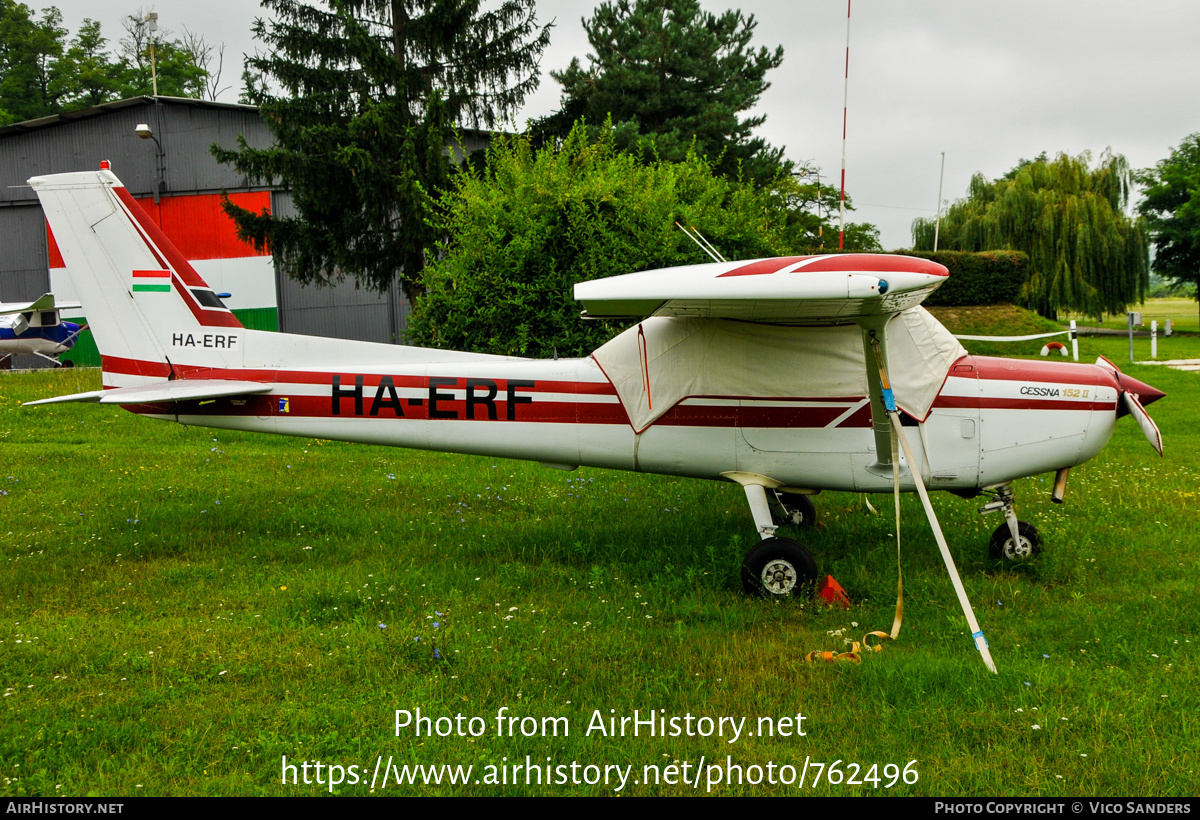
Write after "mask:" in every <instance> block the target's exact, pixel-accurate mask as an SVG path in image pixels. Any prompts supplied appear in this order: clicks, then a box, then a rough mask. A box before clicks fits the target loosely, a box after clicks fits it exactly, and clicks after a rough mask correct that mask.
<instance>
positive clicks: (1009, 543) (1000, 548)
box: [979, 484, 1042, 561]
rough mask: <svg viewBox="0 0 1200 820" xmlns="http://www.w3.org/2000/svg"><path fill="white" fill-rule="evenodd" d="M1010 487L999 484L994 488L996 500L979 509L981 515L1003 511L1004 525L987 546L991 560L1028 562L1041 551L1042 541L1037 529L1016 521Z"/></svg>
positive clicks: (993, 534) (994, 533) (998, 528)
mask: <svg viewBox="0 0 1200 820" xmlns="http://www.w3.org/2000/svg"><path fill="white" fill-rule="evenodd" d="M1013 502H1014V498H1013V492H1012V487H1010V486H1009V485H1008V484H1001V485H1000V486H998V487H996V498H995V500H993V501H989V502H988V503H987V504H984V505H983V506H982V507H980V508H979V512H980V514H982V515H987V514H988V513H991V512H996V511H997V510H1003V511H1004V523H1003V524H1001V525H1000V526H999V527H997V528H996V531H995V532H993V533H992V540H991V543H990V544H989V550H990V551H991V554H992V557H993V558H1001V559H1004V560H1006V561H1028V560H1029V559H1030V558H1033V557H1034V556H1035V555H1037V554H1038V553H1039V552H1041V551H1042V539H1041V536H1039V535H1038V531H1037V527H1035V526H1033V525H1032V524H1030V523H1029V522H1027V521H1018V520H1017V514H1016V512H1015V510H1014V507H1013Z"/></svg>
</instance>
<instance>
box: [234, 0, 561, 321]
mask: <svg viewBox="0 0 1200 820" xmlns="http://www.w3.org/2000/svg"><path fill="white" fill-rule="evenodd" d="M481 5H482V4H481V2H480V0H325V2H324V4H323V5H322V6H313V5H306V4H304V3H301V2H298V0H263V6H264V7H265V8H267V9H268V10H270V12H271V13H272V15H273V17H274V19H273V20H272V21H271V22H269V23H267V22H264V21H262V20H259V21H257V22H256V23H255V29H254V30H255V35H256V37H257V38H258V39H259V40H261V41H262V42H263V43H264V44H266V46H267V47H268V53H267V54H260V55H258V56H256V57H254V58H252V59H250V60H249V61H248V64H249V69H250V78H251V80H252V83H251V84H250V87H249V88H248V92H247V93H248V99H249V101H250V102H253V103H256V104H257V105H258V106H259V110H260V112H261V114H262V117H263V119H264V121H265V122H266V123H267V126H268V127H269V128H270V130H271V132H272V134H273V135H274V137H275V145H273V146H271V147H269V148H255V147H252V146H250V145H248V144H247V143H246V142H245V140H239V144H238V147H237V148H236V149H229V148H223V147H220V146H213V153H214V155H215V156H216V157H217V158H218V159H219V160H221V161H222V162H227V163H231V164H233V165H234V166H235V167H236V168H237V170H238V171H239V172H241V173H242V174H245V175H246V176H247V177H248V178H249V179H250V180H251V181H253V182H254V183H256V184H269V185H277V184H282V185H284V186H286V188H287V189H288V190H290V191H291V194H292V202H293V204H294V205H295V208H296V211H297V215H296V216H294V217H291V216H276V215H272V214H267V213H252V212H249V211H245V210H242V209H240V208H237V207H236V206H234V205H232V204H230V203H228V202H227V203H226V205H225V207H226V211H227V212H228V213H229V214H230V215H231V216H232V217H233V219H234V220H235V221H236V222H237V225H238V230H239V233H240V234H241V235H242V236H243V238H245V239H247V240H249V241H251V242H253V243H254V244H255V246H257V247H260V248H261V247H265V248H267V249H269V250H270V251H271V253H272V254H273V255H274V257H275V259H276V260H277V262H278V263H279V264H280V265H281V266H282V268H283V269H284V270H285V271H286V272H287V273H288V275H290V276H291V277H293V278H294V279H297V280H299V281H301V282H305V283H330V282H335V281H338V280H340V279H341V278H342V277H344V276H353V277H354V278H355V279H356V280H357V281H358V282H359V283H360V284H362V285H364V286H366V287H369V288H372V289H375V290H386V289H387V288H388V286H389V285H390V284H391V283H392V281H393V278H394V277H395V276H396V275H397V274H399V275H400V276H401V277H402V282H403V284H404V288H405V292H406V293H407V295H408V296H409V299H410V300H411V299H413V298H414V297H415V296H416V295H417V293H419V291H420V284H419V283H420V271H421V269H422V268H423V266H424V261H425V254H426V251H427V250H429V249H431V248H432V246H433V243H434V240H435V234H434V233H433V231H432V229H431V228H430V227H429V224H428V223H429V215H430V209H431V207H432V202H433V197H434V196H436V194H437V192H438V191H440V190H442V189H443V188H444V187H445V186H446V184H447V178H448V173H449V163H448V159H447V157H446V150H445V149H446V145H447V139H448V137H449V136H450V135H451V128H452V127H453V126H465V127H479V126H484V127H491V126H493V125H495V124H496V123H498V122H501V121H503V120H504V119H506V118H507V117H509V116H511V115H512V114H513V113H514V112H515V110H516V108H517V107H518V106H519V105H520V104H521V102H522V101H523V100H524V99H525V97H526V95H527V94H529V93H530V92H531V91H532V90H533V89H534V88H535V87H536V85H537V81H538V76H537V64H538V60H539V58H540V56H541V52H542V50H543V49H544V48H545V46H546V44H547V43H548V42H549V33H550V31H549V29H550V27H549V26H545V27H541V28H539V27H538V26H537V24H536V19H535V17H534V10H533V6H534V3H533V0H505V2H503V3H501V4H499V6H498V7H496V8H493V9H492V10H490V11H482V10H481V8H480V7H481Z"/></svg>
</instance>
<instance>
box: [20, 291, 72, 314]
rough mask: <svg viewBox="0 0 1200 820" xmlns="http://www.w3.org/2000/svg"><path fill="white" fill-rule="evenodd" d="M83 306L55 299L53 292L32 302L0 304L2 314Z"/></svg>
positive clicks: (69, 308) (70, 308)
mask: <svg viewBox="0 0 1200 820" xmlns="http://www.w3.org/2000/svg"><path fill="white" fill-rule="evenodd" d="M81 307H83V305H81V304H80V303H79V302H59V301H55V299H54V294H53V293H47V294H46V295H45V296H39V297H38V298H37V299H34V300H33V301H32V302H12V303H6V304H2V305H0V314H8V313H29V312H30V311H34V310H76V309H78V308H81Z"/></svg>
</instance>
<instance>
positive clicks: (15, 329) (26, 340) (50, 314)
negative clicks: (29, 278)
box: [0, 293, 87, 367]
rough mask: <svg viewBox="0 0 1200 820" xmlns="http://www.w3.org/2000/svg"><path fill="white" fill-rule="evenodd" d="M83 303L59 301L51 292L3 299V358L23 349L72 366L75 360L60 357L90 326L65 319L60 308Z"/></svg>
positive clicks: (0, 313) (0, 343)
mask: <svg viewBox="0 0 1200 820" xmlns="http://www.w3.org/2000/svg"><path fill="white" fill-rule="evenodd" d="M80 306H81V305H80V303H79V302H57V301H55V299H54V295H53V294H51V293H47V294H46V295H45V296H42V297H40V298H38V299H35V300H34V301H32V302H3V303H0V360H3V359H5V358H8V357H9V356H12V355H13V354H16V353H24V354H29V355H34V356H41V357H42V358H43V359H46V360H47V361H51V362H54V364H55V366H59V367H61V366H66V367H71V366H72V362H70V361H67V362H60V361H59V359H58V357H59V356H60V355H62V354H63V353H66V352H67V351H68V350H70V349H71V347H72V346H73V345H74V344H75V340H76V339H77V338H78V337H79V334H80V332H82V331H83V330H85V329H86V328H87V326H86V325H78V324H76V323H75V322H66V321H63V319H62V317H61V316H60V315H59V311H62V310H77V309H78V308H79V307H80Z"/></svg>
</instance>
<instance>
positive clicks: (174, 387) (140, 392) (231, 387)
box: [24, 379, 273, 407]
mask: <svg viewBox="0 0 1200 820" xmlns="http://www.w3.org/2000/svg"><path fill="white" fill-rule="evenodd" d="M272 387H273V385H270V384H264V383H263V382H244V381H233V380H230V379H188V380H186V381H183V380H177V381H170V382H164V383H161V384H154V385H148V386H145V387H119V388H116V389H114V390H93V391H91V392H88V393H73V394H71V395H69V396H55V397H54V398H52V399H39V400H37V401H27V402H25V404H24V406H25V407H33V406H34V405H37V404H57V403H58V402H64V401H87V402H98V403H100V404H156V403H159V402H170V401H198V400H203V399H219V398H228V397H229V396H249V395H254V394H257V393H269V392H271V389H272Z"/></svg>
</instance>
